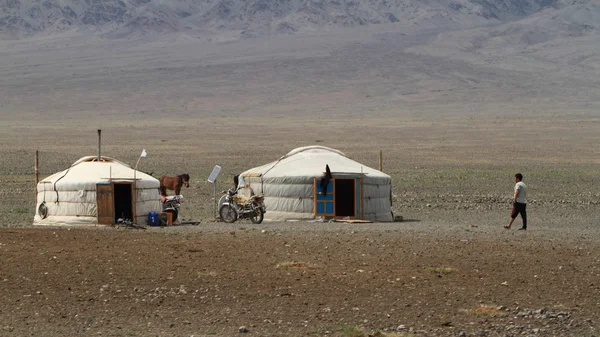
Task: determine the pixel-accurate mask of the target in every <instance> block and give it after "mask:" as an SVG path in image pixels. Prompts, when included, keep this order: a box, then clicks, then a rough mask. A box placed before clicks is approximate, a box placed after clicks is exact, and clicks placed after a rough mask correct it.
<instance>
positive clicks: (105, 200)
mask: <svg viewBox="0 0 600 337" xmlns="http://www.w3.org/2000/svg"><path fill="white" fill-rule="evenodd" d="M96 199H97V200H98V204H97V209H96V210H97V213H98V223H99V224H103V225H110V224H112V223H113V222H114V221H115V197H114V189H113V185H112V184H97V185H96Z"/></svg>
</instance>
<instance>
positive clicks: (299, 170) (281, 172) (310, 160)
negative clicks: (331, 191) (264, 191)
mask: <svg viewBox="0 0 600 337" xmlns="http://www.w3.org/2000/svg"><path fill="white" fill-rule="evenodd" d="M325 165H329V169H330V170H331V172H332V173H333V174H336V173H337V174H364V175H368V176H369V177H387V178H389V176H388V175H387V174H385V173H383V172H381V171H378V170H376V169H373V168H370V167H368V166H365V165H363V164H361V163H359V162H357V161H354V160H352V159H350V158H348V157H347V156H346V155H345V154H344V153H343V152H341V151H339V150H336V149H332V148H329V147H326V146H317V145H313V146H305V147H299V148H296V149H294V150H292V151H290V152H289V153H288V154H286V155H285V156H283V157H281V158H280V159H279V160H276V161H274V162H271V163H269V164H266V165H262V166H259V167H255V168H253V169H250V170H247V171H245V172H244V173H242V176H246V177H248V176H263V177H280V176H286V177H293V176H319V175H322V174H323V172H325Z"/></svg>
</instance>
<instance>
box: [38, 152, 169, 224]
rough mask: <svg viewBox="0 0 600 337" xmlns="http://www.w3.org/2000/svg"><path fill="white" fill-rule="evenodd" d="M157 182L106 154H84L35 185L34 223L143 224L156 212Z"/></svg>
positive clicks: (158, 200) (158, 195)
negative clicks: (100, 155) (130, 220)
mask: <svg viewBox="0 0 600 337" xmlns="http://www.w3.org/2000/svg"><path fill="white" fill-rule="evenodd" d="M159 187H160V183H159V181H158V180H157V179H155V178H153V177H152V176H150V175H148V174H146V173H143V172H140V171H134V170H133V169H132V168H131V167H130V166H129V165H127V164H125V163H122V162H120V161H118V160H116V159H113V158H110V157H104V156H102V157H100V158H98V157H97V156H88V157H83V158H81V159H79V160H78V161H76V162H75V163H73V165H71V167H69V168H68V169H66V170H64V171H61V172H58V173H55V174H53V175H51V176H49V177H47V178H45V179H43V180H42V181H40V182H39V183H38V184H37V205H36V214H35V218H34V220H33V223H34V224H35V225H86V224H112V223H115V222H116V221H117V219H119V218H123V219H135V223H137V224H146V223H147V221H148V213H150V212H160V211H161V208H162V206H161V202H160V192H159Z"/></svg>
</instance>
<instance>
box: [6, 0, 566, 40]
mask: <svg viewBox="0 0 600 337" xmlns="http://www.w3.org/2000/svg"><path fill="white" fill-rule="evenodd" d="M558 3H559V0H522V1H515V0H494V1H492V0H431V1H419V0H399V1H393V0H247V1H244V0H177V1H166V0H28V1H26V0H2V1H0V36H2V37H3V38H11V39H17V38H22V37H28V36H35V35H38V34H54V33H57V32H65V31H75V32H85V31H93V32H96V33H97V34H102V35H104V36H107V37H126V36H130V35H145V34H162V33H169V32H190V33H193V34H196V35H211V34H218V33H222V32H230V33H232V34H233V36H235V37H238V38H239V37H242V38H243V37H253V36H265V35H280V34H294V33H297V32H301V31H314V30H320V29H327V28H329V27H353V26H362V25H372V24H382V23H400V24H406V25H423V26H424V27H430V28H431V27H456V28H464V27H468V26H472V25H485V24H490V23H500V22H506V21H510V20H515V19H519V18H523V17H526V16H528V15H531V14H533V13H536V12H539V11H540V10H542V9H544V8H547V7H550V6H556V5H557V4H558Z"/></svg>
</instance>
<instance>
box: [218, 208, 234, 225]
mask: <svg viewBox="0 0 600 337" xmlns="http://www.w3.org/2000/svg"><path fill="white" fill-rule="evenodd" d="M219 216H220V217H221V220H222V221H225V222H227V223H233V222H235V220H237V218H238V212H237V210H236V209H235V207H233V206H231V205H223V206H221V208H219Z"/></svg>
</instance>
